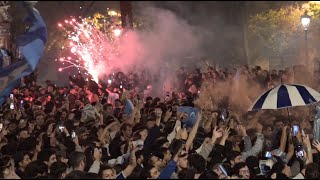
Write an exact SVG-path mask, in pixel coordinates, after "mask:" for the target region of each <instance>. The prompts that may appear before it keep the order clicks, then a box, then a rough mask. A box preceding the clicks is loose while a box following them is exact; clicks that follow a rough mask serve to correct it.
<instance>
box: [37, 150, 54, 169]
mask: <svg viewBox="0 0 320 180" xmlns="http://www.w3.org/2000/svg"><path fill="white" fill-rule="evenodd" d="M38 160H40V161H42V162H44V163H45V164H46V165H47V166H48V167H49V168H50V167H51V165H52V164H53V163H55V162H57V156H56V152H55V151H54V150H52V149H43V150H41V151H40V152H39V154H38Z"/></svg>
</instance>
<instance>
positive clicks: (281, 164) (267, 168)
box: [0, 65, 320, 179]
mask: <svg viewBox="0 0 320 180" xmlns="http://www.w3.org/2000/svg"><path fill="white" fill-rule="evenodd" d="M114 74H116V76H108V77H110V79H109V80H111V81H110V82H104V80H103V79H100V80H99V82H95V81H94V80H93V79H92V77H88V79H87V80H85V78H84V76H82V75H81V74H78V75H76V78H70V81H71V83H70V86H69V87H61V86H60V87H59V86H56V85H55V84H54V83H52V81H50V82H48V84H47V85H46V86H44V87H41V86H39V87H38V84H37V83H38V82H36V80H35V81H34V83H27V84H25V86H24V87H23V88H21V87H16V88H15V89H14V90H13V91H12V94H14V98H13V99H11V98H8V99H7V102H5V103H4V104H3V105H2V106H1V107H0V123H1V124H0V178H4V179H20V178H21V179H35V178H37V179H41V178H56V179H82V178H89V179H91V178H92V179H95V178H97V179H131V178H133V179H136V178H146V179H189V178H190V179H211V178H215V179H233V178H240V179H258V178H271V179H280V178H285V179H289V178H291V179H296V178H305V179H309V178H312V179H313V178H314V179H317V178H319V174H320V173H319V172H320V171H319V166H318V164H319V163H320V162H319V160H318V158H315V157H317V155H318V152H319V151H320V143H319V142H318V141H317V139H313V137H312V134H311V133H312V126H311V124H312V122H311V119H312V118H311V117H313V116H314V112H312V111H310V112H306V111H302V110H299V109H297V110H292V115H291V118H292V119H291V124H290V123H289V122H286V116H285V114H283V113H282V112H281V111H280V110H279V111H264V112H263V113H260V112H250V113H248V112H246V111H243V110H242V109H243V106H244V105H243V103H236V102H234V98H233V97H230V100H229V99H228V100H225V98H221V99H219V98H215V99H214V100H213V99H210V98H207V97H205V98H204V99H205V101H206V102H207V101H210V102H209V104H211V105H210V108H208V107H209V105H208V106H205V107H201V106H200V105H199V101H203V97H204V96H205V95H203V94H202V93H204V94H205V88H208V87H209V88H210V93H213V94H214V95H215V97H224V94H225V93H227V92H229V91H228V89H229V87H233V86H231V85H232V84H238V83H234V82H235V81H237V79H240V80H241V81H240V82H243V83H244V82H245V83H247V84H242V86H246V87H247V88H252V89H254V90H255V91H259V92H260V90H261V91H262V90H267V88H268V87H270V84H277V83H280V81H281V77H282V76H283V75H285V76H286V77H285V78H287V79H289V80H290V79H291V78H292V77H291V76H292V73H291V72H290V69H288V70H285V71H283V72H279V73H278V72H277V71H274V70H273V71H272V72H268V71H265V70H263V69H262V68H261V67H256V68H254V69H250V68H249V67H248V66H246V65H245V66H242V67H241V68H239V69H238V70H237V69H230V70H228V69H224V68H223V69H216V68H215V67H208V68H207V72H206V73H204V74H203V73H202V72H201V70H200V69H198V68H197V69H195V70H194V71H193V72H192V71H190V72H188V71H187V68H185V67H181V68H179V70H178V71H177V72H176V76H177V77H176V78H175V79H176V81H175V83H176V86H177V87H176V88H174V90H172V91H166V92H169V93H167V94H169V96H166V97H163V94H159V95H158V96H157V93H156V92H157V91H161V90H159V89H156V88H155V87H158V86H156V85H154V84H153V83H155V82H153V80H154V81H155V79H154V75H150V77H148V75H147V73H146V72H139V73H135V72H131V73H129V74H126V73H125V72H119V73H116V72H115V73H114ZM159 77H160V76H159ZM173 79H174V78H173ZM158 80H159V79H158ZM240 85H241V83H240ZM36 86H37V87H36ZM35 87H36V88H35ZM221 87H224V88H225V89H223V90H221ZM145 88H147V89H146V90H145V91H144V92H139V91H138V90H137V89H141V90H144V89H145ZM252 89H251V90H252ZM221 91H225V92H221ZM255 91H252V92H253V93H251V92H250V89H249V92H248V93H247V94H246V95H247V96H248V98H249V99H250V98H252V97H254V98H256V97H255V95H253V94H254V93H256V92H255ZM166 92H165V93H166ZM230 92H231V91H230ZM170 94H171V95H170ZM251 96H252V97H251ZM225 97H227V96H225ZM11 103H14V105H15V108H13V109H10V104H11ZM185 107H190V108H195V109H197V110H198V112H196V113H195V112H191V113H186V112H182V110H181V109H183V108H185ZM224 110H225V111H226V112H224ZM195 114H196V116H195ZM191 117H195V118H193V119H194V120H193V121H192V122H191V121H190V119H191ZM300 120H301V121H300ZM309 121H310V122H309ZM293 124H297V125H299V130H298V133H296V134H293V132H292V131H291V126H292V125H293Z"/></svg>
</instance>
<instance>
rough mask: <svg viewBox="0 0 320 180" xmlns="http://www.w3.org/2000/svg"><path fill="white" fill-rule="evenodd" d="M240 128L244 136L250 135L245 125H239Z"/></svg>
mask: <svg viewBox="0 0 320 180" xmlns="http://www.w3.org/2000/svg"><path fill="white" fill-rule="evenodd" d="M238 129H239V131H240V132H241V135H242V136H243V137H245V136H248V135H247V131H246V128H245V127H244V126H243V125H239V126H238Z"/></svg>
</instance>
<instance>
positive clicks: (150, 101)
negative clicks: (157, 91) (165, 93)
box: [146, 96, 153, 104]
mask: <svg viewBox="0 0 320 180" xmlns="http://www.w3.org/2000/svg"><path fill="white" fill-rule="evenodd" d="M152 102H153V98H152V97H150V96H149V97H147V98H146V103H147V104H151V103H152Z"/></svg>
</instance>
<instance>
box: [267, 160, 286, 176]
mask: <svg viewBox="0 0 320 180" xmlns="http://www.w3.org/2000/svg"><path fill="white" fill-rule="evenodd" d="M276 159H277V162H276V163H275V164H274V165H273V166H272V169H271V170H270V171H269V174H268V178H271V175H272V174H274V173H275V174H276V175H277V178H279V177H282V178H288V177H287V176H286V175H285V174H283V173H282V171H283V169H284V168H285V163H284V162H283V161H282V160H281V158H279V157H276Z"/></svg>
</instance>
